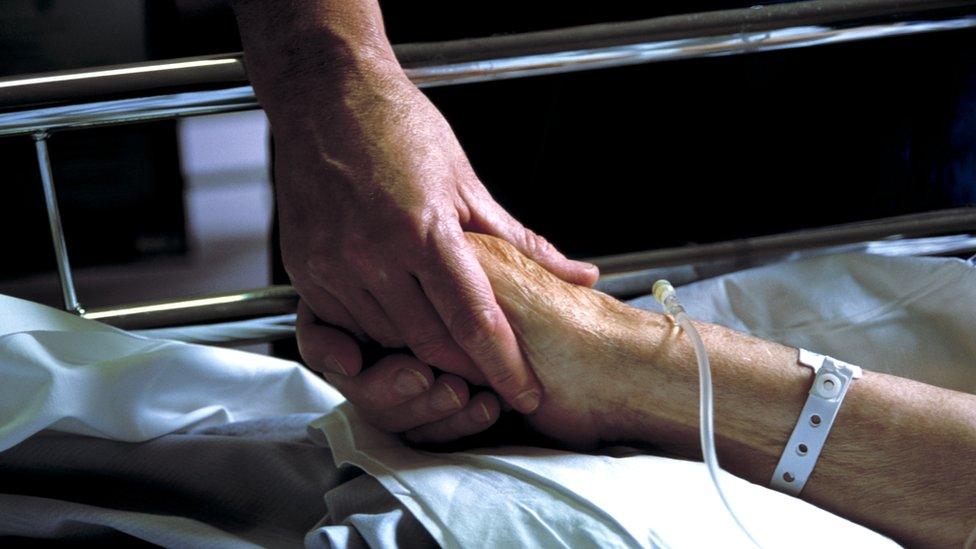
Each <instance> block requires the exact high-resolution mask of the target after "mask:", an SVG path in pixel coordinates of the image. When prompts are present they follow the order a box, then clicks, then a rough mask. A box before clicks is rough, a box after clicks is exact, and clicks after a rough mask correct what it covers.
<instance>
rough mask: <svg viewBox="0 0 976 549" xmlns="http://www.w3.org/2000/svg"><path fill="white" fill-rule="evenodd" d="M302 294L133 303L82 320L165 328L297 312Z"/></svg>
mask: <svg viewBox="0 0 976 549" xmlns="http://www.w3.org/2000/svg"><path fill="white" fill-rule="evenodd" d="M297 304H298V294H296V293H295V290H293V289H292V287H291V286H269V287H267V288H257V289H254V290H246V291H242V292H227V293H221V294H214V295H207V296H200V297H190V298H178V299H167V300H163V301H152V302H144V303H133V304H128V305H120V306H116V307H105V308H98V309H92V310H90V311H87V312H85V313H84V314H83V315H82V317H84V318H87V319H90V320H99V321H102V322H105V323H106V324H111V325H113V326H117V327H119V328H125V329H128V330H136V329H148V328H162V327H171V326H185V325H191V324H204V323H210V322H218V321H230V320H239V319H244V318H256V317H262V316H274V315H282V314H289V313H294V312H295V308H296V306H297Z"/></svg>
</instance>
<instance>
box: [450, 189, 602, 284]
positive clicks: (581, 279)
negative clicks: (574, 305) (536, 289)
mask: <svg viewBox="0 0 976 549" xmlns="http://www.w3.org/2000/svg"><path fill="white" fill-rule="evenodd" d="M482 210H483V211H481V212H478V211H472V212H471V214H472V215H471V221H470V223H471V225H472V226H471V227H466V228H470V229H472V230H475V231H478V232H482V233H485V234H489V235H491V236H497V237H498V238H501V239H503V240H505V241H507V242H508V243H510V244H511V245H513V246H515V248H516V249H518V251H520V252H522V254H523V255H525V256H526V257H528V258H529V259H532V260H533V261H535V262H536V263H538V264H539V265H542V266H543V267H544V268H545V269H546V270H547V271H549V272H550V273H552V274H554V275H556V276H558V277H559V278H561V279H563V280H565V281H566V282H569V283H572V284H580V285H582V286H588V287H589V286H593V284H595V283H596V280H597V278H599V277H600V270H599V269H598V268H597V266H596V265H593V264H592V263H586V262H583V261H575V260H573V259H568V258H567V257H566V256H565V255H563V254H562V253H561V252H560V251H559V250H557V249H556V247H555V246H553V245H552V244H550V243H549V241H548V240H546V239H545V238H543V237H541V236H539V235H538V234H536V233H534V232H532V231H531V230H529V229H528V228H526V227H525V226H524V225H522V224H521V223H519V221H518V220H517V219H515V218H514V217H512V216H511V214H509V213H508V212H507V211H505V209H504V208H502V207H501V206H500V205H499V204H498V203H497V202H495V201H494V200H491V199H489V201H488V204H486V207H485V208H482Z"/></svg>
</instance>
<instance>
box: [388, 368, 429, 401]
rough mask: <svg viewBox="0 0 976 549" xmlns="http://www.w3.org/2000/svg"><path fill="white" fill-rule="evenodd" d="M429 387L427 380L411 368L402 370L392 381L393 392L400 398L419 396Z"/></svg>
mask: <svg viewBox="0 0 976 549" xmlns="http://www.w3.org/2000/svg"><path fill="white" fill-rule="evenodd" d="M429 387H430V383H428V382H427V378H426V377H424V375H423V374H421V373H420V372H418V371H417V370H414V369H413V368H404V369H402V370H400V372H399V373H398V374H397V375H396V378H395V379H394V380H393V390H394V391H396V392H397V394H399V395H400V396H405V397H411V396H416V395H419V394H420V393H422V392H424V391H426V390H427V389H428V388H429Z"/></svg>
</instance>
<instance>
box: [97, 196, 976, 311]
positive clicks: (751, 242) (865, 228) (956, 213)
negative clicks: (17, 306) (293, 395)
mask: <svg viewBox="0 0 976 549" xmlns="http://www.w3.org/2000/svg"><path fill="white" fill-rule="evenodd" d="M969 232H976V208H958V209H951V210H942V211H934V212H925V213H922V214H912V215H905V216H898V217H891V218H886V219H880V220H875V221H870V222H864V223H851V224H845V225H837V226H833V227H824V228H819V229H812V230H806V231H797V232H791V233H783V234H778V235H767V236H759V237H754V238H744V239H739V240H732V241H725V242H717V243H712V244H700V245H692V246H683V247H680V248H672V249H663V250H655V251H650V252H643V253H638V254H623V255H615V256H607V257H600V258H594V259H591V260H590V261H592V262H594V263H596V265H597V266H598V267H600V269H601V277H600V281H599V282H597V286H596V287H597V289H600V290H602V291H605V292H607V293H609V294H611V295H614V296H616V297H632V296H634V295H636V294H637V293H639V292H643V293H647V291H648V289H649V288H650V285H651V283H652V282H653V281H654V280H655V278H654V274H652V273H651V272H650V271H654V270H656V269H661V268H665V267H673V266H679V265H690V266H698V265H707V264H709V263H713V262H716V261H721V260H726V259H729V258H734V260H735V262H736V263H737V264H739V265H751V264H755V263H761V262H762V261H763V260H764V259H766V258H770V257H776V256H781V255H782V254H784V253H786V252H794V251H801V250H810V249H817V248H829V247H836V246H842V245H845V244H854V243H862V242H870V241H879V240H886V239H890V238H898V239H901V238H913V237H921V236H930V235H934V234H956V233H969ZM971 240H972V239H969V241H968V246H971V245H972V243H971ZM966 249H971V248H969V247H967V248H966ZM297 300H298V295H297V294H296V293H295V290H294V289H293V288H292V287H291V286H269V287H266V288H257V289H253V290H247V291H242V292H230V293H222V294H215V295H207V296H200V297H194V298H182V299H168V300H163V301H153V302H145V303H138V304H129V305H121V306H115V307H104V308H100V309H92V310H91V311H88V312H85V313H83V314H82V316H83V317H85V318H89V319H93V320H100V321H102V322H105V323H107V324H112V325H114V326H117V327H119V328H126V329H145V328H160V327H167V326H177V325H187V324H203V323H210V322H224V321H231V320H237V319H242V318H253V317H261V316H275V315H281V314H286V313H292V312H294V311H295V307H296V303H297Z"/></svg>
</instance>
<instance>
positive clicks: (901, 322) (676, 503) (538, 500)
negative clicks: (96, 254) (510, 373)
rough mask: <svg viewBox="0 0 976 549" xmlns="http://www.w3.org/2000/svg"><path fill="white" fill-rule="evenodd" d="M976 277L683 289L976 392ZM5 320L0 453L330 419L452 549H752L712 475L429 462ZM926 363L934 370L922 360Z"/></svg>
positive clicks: (0, 346)
mask: <svg viewBox="0 0 976 549" xmlns="http://www.w3.org/2000/svg"><path fill="white" fill-rule="evenodd" d="M974 276H976V275H974V269H973V267H972V265H970V264H967V263H965V262H957V261H950V260H920V259H917V258H877V257H872V256H841V257H839V258H818V259H814V260H810V261H805V262H797V263H792V264H785V265H778V266H774V267H766V268H762V269H756V270H753V271H749V272H743V273H736V274H734V275H729V276H726V277H721V278H719V279H716V280H713V281H708V282H705V283H701V284H698V285H694V286H693V287H688V288H685V289H683V290H681V292H682V294H683V300H684V301H685V302H686V304H687V306H688V308H689V310H690V311H691V312H692V314H693V315H695V316H697V317H699V318H705V319H709V320H713V321H717V322H721V323H724V324H727V325H730V326H732V327H735V328H739V329H746V330H750V331H753V332H754V333H757V334H759V335H763V336H766V337H770V338H772V339H777V340H780V341H783V342H785V343H790V344H794V345H803V346H805V347H808V348H810V349H811V350H815V351H819V352H825V353H829V354H835V355H837V356H838V357H839V358H843V359H845V360H848V361H851V362H855V363H860V364H861V365H863V366H865V367H866V368H869V369H875V370H883V371H893V372H895V373H900V374H903V375H909V374H912V375H910V377H916V378H922V379H923V380H925V381H929V382H934V383H938V384H943V385H948V386H951V387H954V388H957V389H963V390H965V389H966V388H967V387H968V388H969V389H968V390H972V388H973V387H976V383H974V382H976V376H974V372H973V368H972V366H973V359H972V357H973V356H976V349H974V347H973V345H974V338H973V326H976V322H974V317H973V315H974V314H976V281H974ZM892 303H894V304H897V306H892ZM0 311H2V313H0V376H2V378H3V383H0V451H2V450H3V449H6V448H10V447H11V446H13V445H15V444H17V443H18V442H20V441H22V440H24V439H26V438H27V437H30V436H34V435H37V434H38V433H41V432H42V431H44V430H50V431H57V432H66V433H76V434H81V435H87V436H94V437H101V438H108V439H114V440H123V441H133V442H135V441H142V440H148V439H151V438H154V437H157V436H160V435H163V434H166V433H170V432H177V431H180V430H185V429H189V428H195V427H201V426H204V425H218V424H222V423H227V422H230V421H241V420H247V419H258V418H266V417H275V416H283V415H289V414H296V413H309V412H312V413H323V414H325V416H324V417H323V418H322V419H320V420H319V421H317V422H316V426H317V427H319V428H320V429H321V431H322V432H323V433H325V435H326V436H327V437H328V442H329V443H330V446H331V448H332V449H333V453H334V455H335V460H336V463H349V464H352V465H356V466H358V467H360V468H363V469H364V470H366V471H367V472H369V473H370V474H372V475H374V476H375V477H376V478H377V479H379V480H380V482H381V483H382V484H383V485H384V486H385V487H386V488H387V489H388V490H389V491H390V492H391V493H393V495H394V496H395V497H397V498H398V499H399V500H400V501H401V502H403V503H404V505H406V506H407V507H408V508H409V509H410V510H411V512H413V514H414V515H415V516H416V517H417V518H418V520H420V521H421V522H422V523H423V524H424V526H425V527H426V528H427V529H428V530H429V531H430V533H431V534H432V536H433V537H434V539H435V540H437V541H438V542H439V543H441V544H442V545H444V546H447V547H470V546H486V545H492V546H498V547H505V546H546V547H549V546H573V547H580V546H594V547H596V546H601V547H602V546H621V547H631V546H676V547H683V546H701V545H706V544H709V545H711V544H722V545H724V546H729V545H731V546H736V545H740V544H744V539H743V538H741V537H739V535H738V533H737V532H736V530H735V528H734V525H733V524H732V522H731V521H730V519H729V518H728V517H727V516H726V514H725V513H724V511H723V510H722V509H721V507H720V504H719V503H718V499H717V497H716V496H715V494H714V491H713V490H712V488H711V486H710V485H709V483H708V479H707V473H706V472H705V470H704V468H703V467H702V466H701V465H700V464H696V463H691V462H685V461H678V460H669V459H665V458H660V457H652V456H636V455H634V456H626V457H608V456H589V455H581V454H572V453H564V452H554V451H550V450H540V449H531V448H505V449H492V450H490V451H478V452H466V453H459V454H430V453H425V452H418V451H415V450H411V449H408V448H406V447H404V446H403V445H402V444H401V443H400V441H399V440H398V439H397V438H395V437H390V436H387V435H384V434H382V433H379V432H377V431H375V430H373V429H372V428H371V427H369V426H368V425H366V424H365V423H364V422H363V421H362V420H361V419H360V418H359V417H358V416H357V415H356V413H355V412H354V411H353V410H350V409H349V408H348V406H347V405H345V404H343V402H344V401H343V399H342V397H341V396H340V395H339V394H338V393H337V392H336V391H335V390H333V389H332V388H331V387H329V386H328V385H326V384H325V383H324V382H322V381H321V380H320V379H319V378H317V377H315V376H313V375H311V374H309V373H308V372H307V371H305V370H304V369H303V368H301V367H300V366H298V365H296V364H294V363H290V362H285V361H281V360H276V359H272V358H268V357H263V356H257V355H251V354H248V353H242V352H238V351H233V350H228V349H216V348H208V347H202V346H197V345H189V344H184V343H178V342H171V341H160V340H153V339H149V338H145V337H140V336H136V335H132V334H128V333H125V332H122V331H120V330H116V329H113V328H110V327H107V326H104V325H101V324H99V323H95V322H90V321H85V320H82V319H78V318H76V317H73V316H72V315H68V314H66V313H62V312H59V311H55V310H53V309H50V308H47V307H43V306H40V305H37V304H33V303H28V302H25V301H22V300H17V299H14V298H9V297H0ZM865 342H868V343H867V344H866V343H865ZM869 351H872V352H874V353H875V354H868V353H869ZM931 356H935V357H937V358H938V359H939V362H938V366H935V365H933V364H934V361H933V360H927V361H924V362H922V361H921V360H920V359H923V358H925V357H931ZM879 357H880V358H879ZM869 360H870V361H869ZM875 362H876V363H875ZM920 363H924V364H925V366H923V367H922V368H919V367H918V365H919V364H920ZM727 483H728V485H729V487H730V493H731V498H732V501H733V502H735V504H736V506H737V508H738V509H740V510H741V512H742V514H743V515H744V517H745V520H746V521H747V523H748V524H749V525H750V526H751V527H752V529H753V531H754V532H755V533H756V534H757V535H758V536H759V538H760V539H761V540H762V541H764V542H765V543H766V544H767V545H768V546H780V545H783V546H791V547H797V546H804V545H811V546H812V545H820V544H821V543H822V542H823V541H824V538H823V537H822V534H823V533H824V532H828V533H829V537H830V539H831V541H832V542H834V543H840V544H843V545H851V546H859V547H870V546H889V545H891V543H890V541H888V540H886V539H885V538H883V537H881V536H878V535H876V534H874V533H872V532H870V531H868V530H867V529H864V528H861V527H859V526H857V525H854V524H852V523H849V522H848V521H845V520H843V519H840V518H838V517H835V516H833V515H831V514H829V513H826V512H824V511H822V510H819V509H817V508H815V507H813V506H810V505H807V504H805V503H803V502H802V501H800V500H796V499H793V498H790V497H788V496H784V495H781V494H778V493H775V492H772V491H770V490H767V489H765V488H763V487H760V486H757V485H753V484H750V483H748V482H745V481H742V480H740V479H736V478H734V477H730V478H729V479H728V481H727Z"/></svg>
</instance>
